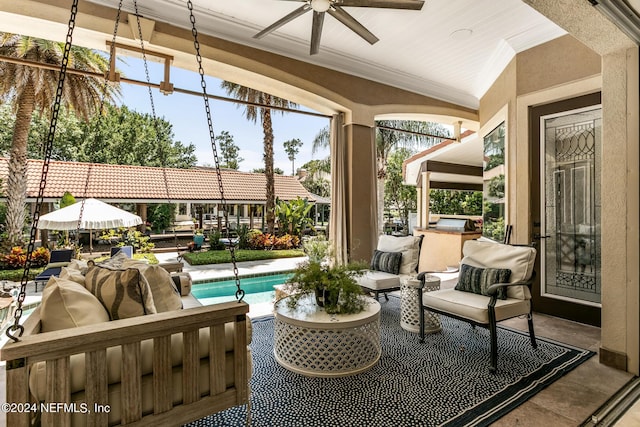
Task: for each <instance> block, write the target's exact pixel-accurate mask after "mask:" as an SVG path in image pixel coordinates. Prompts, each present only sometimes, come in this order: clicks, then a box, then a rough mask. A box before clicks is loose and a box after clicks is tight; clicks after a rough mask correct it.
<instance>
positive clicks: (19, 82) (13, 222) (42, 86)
mask: <svg viewBox="0 0 640 427" xmlns="http://www.w3.org/2000/svg"><path fill="white" fill-rule="evenodd" d="M63 54H64V43H58V42H53V41H49V40H43V39H37V38H33V37H27V36H21V35H17V34H10V33H0V55H4V56H8V57H12V58H17V59H25V60H30V61H35V62H42V63H46V64H55V65H60V64H61V62H62V57H63ZM68 65H69V68H76V69H80V70H85V71H91V72H97V73H101V74H102V73H104V72H105V71H106V70H107V69H108V66H109V63H108V60H107V59H106V58H105V57H104V56H102V55H100V54H99V53H97V52H95V51H93V50H90V49H86V48H81V47H72V48H71V52H70V57H69V63H68ZM0 76H1V77H2V78H0V100H1V101H3V102H9V103H11V104H12V106H13V108H14V110H15V112H16V121H15V125H14V129H13V137H12V141H11V151H10V154H9V164H8V168H9V174H8V176H9V178H8V180H7V224H6V225H7V228H6V231H7V240H6V241H5V246H7V247H11V246H16V245H17V246H21V245H22V243H23V241H22V230H23V227H24V221H25V200H26V185H27V182H26V172H27V137H28V135H29V127H30V126H31V119H32V116H33V113H34V112H35V113H36V114H43V115H45V116H48V115H50V113H51V111H50V108H51V106H52V105H53V102H54V99H55V97H56V90H57V84H58V79H59V72H58V71H52V70H45V69H41V68H37V67H31V66H28V65H22V64H13V63H9V62H0ZM103 82H104V81H103V80H102V79H98V78H93V77H87V76H82V75H74V74H68V75H67V76H66V81H65V85H64V90H63V94H62V100H63V103H64V105H65V106H66V107H67V108H70V109H73V110H74V111H76V112H77V113H79V114H80V115H82V116H83V117H84V118H85V120H86V119H88V118H89V116H90V115H92V114H93V113H95V112H96V110H97V109H98V106H99V101H100V97H101V95H102V92H103ZM118 93H119V87H116V86H108V89H107V98H108V99H107V100H109V101H110V100H112V97H113V96H114V95H116V94H118ZM9 245H10V246H9Z"/></svg>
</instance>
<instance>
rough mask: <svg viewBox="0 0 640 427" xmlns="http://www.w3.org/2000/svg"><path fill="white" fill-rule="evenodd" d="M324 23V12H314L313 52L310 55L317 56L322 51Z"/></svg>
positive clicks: (312, 28) (312, 30)
mask: <svg viewBox="0 0 640 427" xmlns="http://www.w3.org/2000/svg"><path fill="white" fill-rule="evenodd" d="M323 23H324V12H316V11H315V10H314V11H313V26H312V27H311V50H310V54H311V55H315V54H316V53H318V52H319V51H320V37H321V36H322V24H323Z"/></svg>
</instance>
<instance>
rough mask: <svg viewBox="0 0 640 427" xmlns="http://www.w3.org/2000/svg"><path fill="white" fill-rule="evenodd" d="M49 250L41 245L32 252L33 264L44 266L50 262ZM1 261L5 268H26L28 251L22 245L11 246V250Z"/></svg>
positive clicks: (34, 265) (33, 265)
mask: <svg viewBox="0 0 640 427" xmlns="http://www.w3.org/2000/svg"><path fill="white" fill-rule="evenodd" d="M49 256H50V254H49V250H48V249H47V248H43V247H40V248H38V249H35V250H34V251H33V252H31V266H32V267H42V266H45V265H47V263H48V262H49ZM1 263H2V266H3V268H5V269H9V270H14V269H18V268H24V266H25V264H26V263H27V253H26V252H25V250H24V249H23V248H21V247H20V246H14V247H13V248H11V252H9V253H8V254H5V255H3V256H2V259H1Z"/></svg>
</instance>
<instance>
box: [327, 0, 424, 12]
mask: <svg viewBox="0 0 640 427" xmlns="http://www.w3.org/2000/svg"><path fill="white" fill-rule="evenodd" d="M334 4H335V5H337V6H342V7H378V8H387V9H410V10H420V9H422V6H423V5H424V1H421V0H337V1H336V2H335V3H334Z"/></svg>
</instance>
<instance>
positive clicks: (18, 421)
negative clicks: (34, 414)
mask: <svg viewBox="0 0 640 427" xmlns="http://www.w3.org/2000/svg"><path fill="white" fill-rule="evenodd" d="M15 362H16V361H9V362H7V371H6V385H7V389H6V394H7V403H24V402H29V374H28V372H27V367H26V366H22V367H17V368H13V369H12V368H11V367H10V365H11V364H12V363H15ZM9 384H10V385H11V387H8V385H9ZM6 420H7V424H6V425H8V426H27V425H29V413H28V412H7V414H6Z"/></svg>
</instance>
